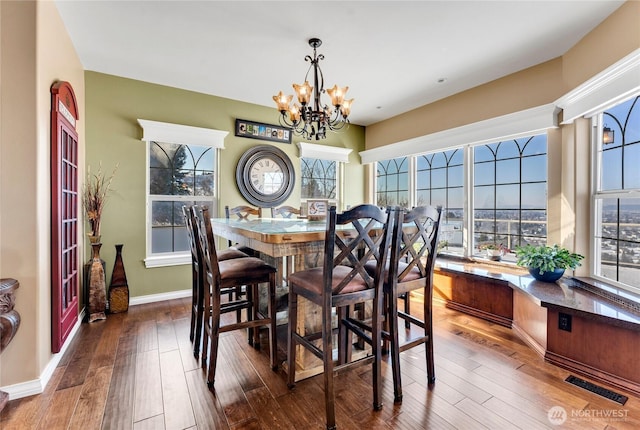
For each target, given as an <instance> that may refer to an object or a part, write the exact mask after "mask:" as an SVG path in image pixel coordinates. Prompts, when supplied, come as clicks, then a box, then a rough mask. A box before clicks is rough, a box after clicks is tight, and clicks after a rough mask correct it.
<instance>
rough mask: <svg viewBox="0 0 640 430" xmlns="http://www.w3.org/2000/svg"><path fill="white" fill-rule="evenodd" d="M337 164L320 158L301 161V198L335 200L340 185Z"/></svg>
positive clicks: (302, 159)
mask: <svg viewBox="0 0 640 430" xmlns="http://www.w3.org/2000/svg"><path fill="white" fill-rule="evenodd" d="M336 164H337V162H336V161H334V160H321V159H319V158H305V157H303V158H301V159H300V170H301V171H302V172H301V175H300V186H301V193H300V197H301V198H303V199H329V200H335V198H336V195H337V185H338V169H337V168H336V167H337V166H336Z"/></svg>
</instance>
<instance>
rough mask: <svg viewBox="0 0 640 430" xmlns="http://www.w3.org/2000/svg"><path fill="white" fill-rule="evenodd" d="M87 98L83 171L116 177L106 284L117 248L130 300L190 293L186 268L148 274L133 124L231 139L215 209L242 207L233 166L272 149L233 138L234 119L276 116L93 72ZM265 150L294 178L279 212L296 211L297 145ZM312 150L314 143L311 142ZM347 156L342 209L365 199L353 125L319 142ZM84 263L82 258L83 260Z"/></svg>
mask: <svg viewBox="0 0 640 430" xmlns="http://www.w3.org/2000/svg"><path fill="white" fill-rule="evenodd" d="M85 91H86V121H85V126H86V163H87V165H88V166H90V167H91V169H92V170H95V169H96V168H97V167H98V165H99V164H100V163H102V169H103V170H104V171H107V172H111V170H112V169H113V168H114V166H115V165H116V164H119V167H118V171H117V173H116V176H115V179H114V181H113V185H112V187H113V189H114V191H113V192H112V193H111V195H110V197H109V200H108V201H107V205H106V207H105V210H104V213H103V222H102V228H101V230H102V243H103V246H102V251H101V256H102V258H103V259H104V260H105V261H106V267H107V283H108V282H109V279H110V276H111V270H112V268H113V261H114V258H115V248H114V245H115V244H116V243H123V244H124V248H123V259H124V264H125V269H126V272H127V280H128V283H129V288H130V294H131V297H137V296H145V295H150V294H158V293H166V292H171V291H178V290H184V289H188V288H190V283H191V280H190V279H191V278H190V276H191V273H190V267H189V266H186V265H185V266H173V267H161V268H153V269H147V268H145V266H144V261H143V260H144V258H145V243H146V242H145V240H146V238H145V186H146V185H145V178H146V172H145V166H146V161H145V154H146V152H145V143H144V142H142V141H141V140H140V139H141V137H142V129H141V128H140V126H139V125H138V122H137V120H138V119H147V120H152V121H161V122H169V123H175V124H184V125H190V126H195V127H205V128H212V129H216V130H226V131H229V135H228V136H227V137H226V139H225V149H224V150H222V151H221V152H220V164H219V165H220V185H221V186H220V190H219V195H220V205H219V214H220V216H224V215H223V210H224V206H225V205H229V206H236V205H240V204H246V202H245V200H244V199H243V198H242V196H241V195H240V193H239V191H238V188H237V187H236V185H235V168H236V164H237V162H238V159H239V158H240V156H241V155H242V153H243V152H244V151H246V150H247V149H248V148H250V147H252V146H254V145H258V144H269V143H270V142H266V141H260V140H254V139H246V138H240V137H235V136H234V135H233V134H234V133H233V131H234V126H235V119H236V118H242V119H248V120H253V121H258V122H264V123H270V124H277V112H276V110H275V108H273V109H272V108H267V107H264V106H258V105H254V104H249V103H243V102H239V101H236V100H230V99H225V98H221V97H215V96H210V95H205V94H201V93H196V92H192V91H185V90H181V89H177V88H171V87H166V86H162V85H155V84H151V83H148V82H142V81H136V80H132V79H125V78H120V77H116V76H112V75H105V74H101V73H95V72H85ZM297 141H298V140H296V137H294V143H293V144H292V145H288V144H278V143H271V144H273V145H274V146H277V147H279V148H280V149H282V150H283V151H285V152H286V153H287V154H288V155H289V157H290V158H291V161H292V162H293V164H294V167H295V170H296V184H295V185H296V186H295V189H294V192H293V194H292V196H291V198H290V199H289V200H288V201H287V202H285V203H284V204H289V205H291V206H298V205H299V204H300V181H299V178H300V161H299V154H298V147H297V146H296V145H295V142H297ZM312 143H316V142H312ZM321 144H323V145H331V146H337V147H342V148H350V149H353V152H352V153H351V155H350V159H349V163H348V164H347V165H346V167H345V184H346V185H345V198H344V203H345V205H355V204H358V203H361V202H363V201H364V198H365V185H364V184H365V169H364V166H363V165H361V164H360V157H359V155H358V152H359V151H362V150H364V128H363V127H360V126H354V125H351V126H350V127H349V128H348V129H347V130H346V131H342V132H340V133H331V134H330V135H329V136H328V137H327V139H325V140H324V141H322V142H321ZM86 257H87V259H88V257H89V256H88V255H87V256H86Z"/></svg>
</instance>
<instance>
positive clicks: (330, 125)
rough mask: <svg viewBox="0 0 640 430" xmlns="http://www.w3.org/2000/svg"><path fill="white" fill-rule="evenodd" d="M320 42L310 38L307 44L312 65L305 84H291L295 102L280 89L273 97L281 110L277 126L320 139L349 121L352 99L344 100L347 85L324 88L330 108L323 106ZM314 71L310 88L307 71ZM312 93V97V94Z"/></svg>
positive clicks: (309, 137)
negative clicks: (296, 99) (311, 53)
mask: <svg viewBox="0 0 640 430" xmlns="http://www.w3.org/2000/svg"><path fill="white" fill-rule="evenodd" d="M320 45H322V40H320V39H317V38H313V39H309V46H311V47H312V48H313V57H311V56H310V55H307V56H306V57H304V60H305V61H310V62H311V65H310V66H309V69H308V70H307V74H306V75H305V77H304V84H302V85H298V84H293V89H294V90H295V92H296V96H297V97H298V103H293V104H291V100H292V99H293V96H291V95H284V94H283V93H282V91H280V92H279V93H278V95H275V96H273V100H274V101H275V102H276V104H277V105H278V110H279V111H280V125H282V126H283V127H290V128H291V129H292V131H293V132H294V133H295V134H298V135H300V136H302V137H303V138H305V139H309V140H310V139H315V140H320V139H324V138H326V137H327V136H326V133H327V129H329V130H332V131H337V130H340V129H342V128H343V127H344V126H345V125H347V124H349V120H348V119H347V118H348V116H349V114H350V113H351V104H352V103H353V99H350V100H345V95H346V94H347V90H348V89H349V87H344V88H341V87H338V86H337V85H334V86H333V88H329V89H328V90H326V92H327V94H329V97H331V104H332V105H333V108H330V107H329V106H327V105H324V106H323V105H322V101H321V100H320V96H321V94H322V93H324V92H325V89H324V76H323V75H322V70H321V69H320V64H319V62H320V60H324V55H322V54H319V55H318V54H317V52H316V49H317V48H318V47H319V46H320ZM311 70H313V85H314V86H313V87H312V86H311V85H309V80H308V78H309V72H311ZM312 96H313V100H311V97H312Z"/></svg>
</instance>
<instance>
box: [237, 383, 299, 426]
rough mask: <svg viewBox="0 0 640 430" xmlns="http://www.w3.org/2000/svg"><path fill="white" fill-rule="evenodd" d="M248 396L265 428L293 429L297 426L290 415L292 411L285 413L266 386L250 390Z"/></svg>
mask: <svg viewBox="0 0 640 430" xmlns="http://www.w3.org/2000/svg"><path fill="white" fill-rule="evenodd" d="M246 396H247V400H248V401H249V404H250V405H251V407H252V408H253V410H254V411H255V412H256V416H257V417H258V421H260V424H261V426H262V427H263V428H267V429H275V428H278V429H291V430H295V429H296V428H297V427H296V426H294V425H293V423H292V422H291V420H290V419H289V417H288V415H289V412H290V411H287V412H286V413H285V411H284V410H283V409H282V408H281V407H280V405H279V404H278V402H277V401H276V399H274V398H273V396H272V395H271V393H270V392H269V390H268V389H267V388H266V387H264V386H262V387H258V388H255V389H253V390H251V391H248V392H246Z"/></svg>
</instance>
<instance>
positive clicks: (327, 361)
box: [322, 306, 336, 429]
mask: <svg viewBox="0 0 640 430" xmlns="http://www.w3.org/2000/svg"><path fill="white" fill-rule="evenodd" d="M322 354H323V357H322V361H323V364H324V404H325V412H326V419H327V429H335V428H336V408H335V394H334V386H333V335H332V331H331V306H323V309H322Z"/></svg>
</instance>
